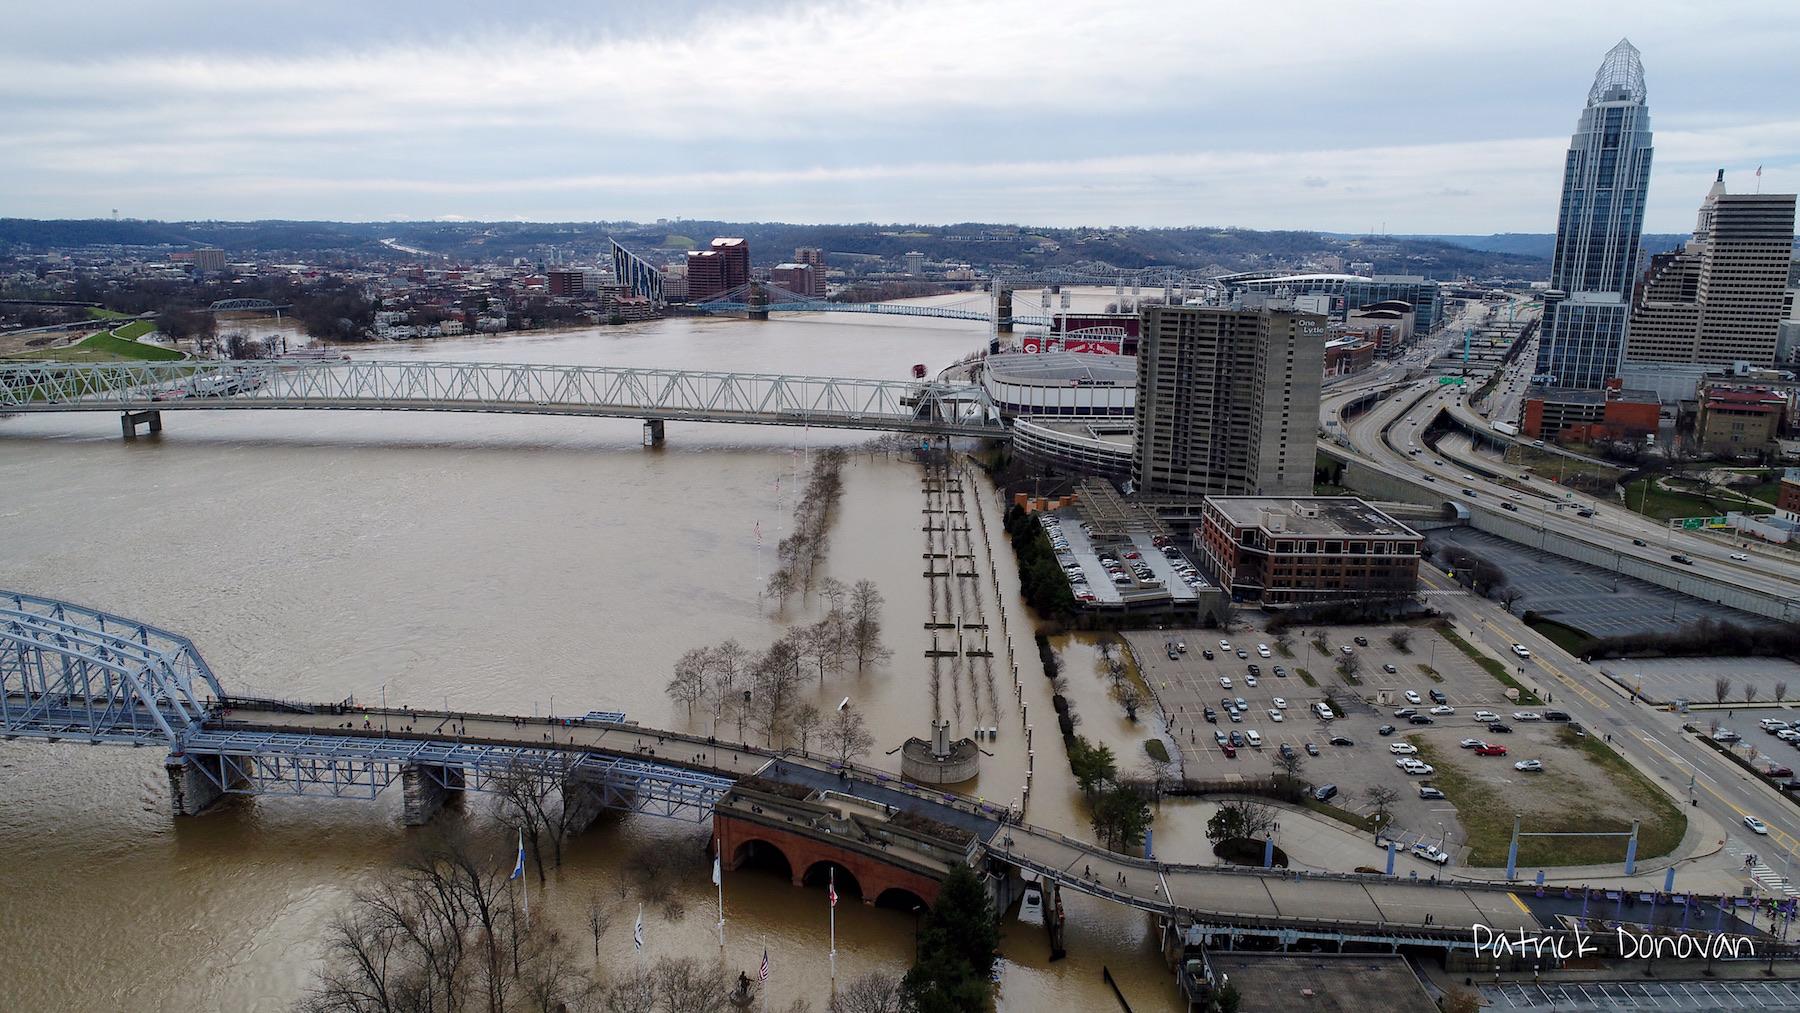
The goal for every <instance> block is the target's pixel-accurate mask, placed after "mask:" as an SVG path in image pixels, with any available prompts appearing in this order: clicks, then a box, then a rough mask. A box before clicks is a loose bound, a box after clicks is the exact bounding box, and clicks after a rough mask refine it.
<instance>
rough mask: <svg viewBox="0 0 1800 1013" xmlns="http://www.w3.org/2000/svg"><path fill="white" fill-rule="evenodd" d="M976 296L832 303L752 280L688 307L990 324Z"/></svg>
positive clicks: (1029, 323) (1043, 320) (1021, 320)
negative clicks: (949, 300) (944, 301)
mask: <svg viewBox="0 0 1800 1013" xmlns="http://www.w3.org/2000/svg"><path fill="white" fill-rule="evenodd" d="M975 295H976V296H977V297H978V298H976V299H971V300H966V301H965V304H964V305H952V306H924V305H920V304H918V303H905V302H834V301H832V300H830V299H821V298H818V297H817V296H807V295H801V294H799V293H797V292H791V291H789V290H787V289H785V288H782V287H780V286H778V285H771V284H769V283H767V282H752V283H750V284H748V285H739V286H738V287H736V288H734V289H731V290H729V291H726V292H723V293H720V294H719V295H717V296H714V297H713V298H711V299H705V300H702V301H700V302H697V303H693V304H691V305H690V306H689V308H690V309H692V310H694V311H695V312H698V313H705V314H709V315H731V316H743V315H746V314H750V313H754V312H762V313H873V314H876V315H879V316H889V317H927V318H932V319H936V320H977V321H981V322H983V323H992V322H993V320H994V314H993V313H992V312H991V311H990V310H988V309H977V308H974V307H973V306H972V305H969V304H970V303H977V302H978V303H982V304H984V305H985V304H986V303H987V301H988V300H987V297H986V296H985V295H984V294H982V293H979V292H977V293H975ZM1010 319H1011V320H1012V322H1013V323H1014V324H1016V325H1019V326H1023V327H1049V326H1050V324H1051V320H1050V318H1049V317H1047V316H1041V315H1037V316H1033V315H1030V314H1025V315H1019V314H1015V315H1013V316H1012V317H1011V318H1010Z"/></svg>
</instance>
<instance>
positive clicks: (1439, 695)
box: [1431, 689, 1450, 703]
mask: <svg viewBox="0 0 1800 1013" xmlns="http://www.w3.org/2000/svg"><path fill="white" fill-rule="evenodd" d="M1431 702H1432V703H1449V702H1450V698H1449V697H1447V696H1445V695H1444V691H1443V690H1441V689H1434V690H1432V691H1431Z"/></svg>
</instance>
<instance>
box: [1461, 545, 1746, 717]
mask: <svg viewBox="0 0 1800 1013" xmlns="http://www.w3.org/2000/svg"><path fill="white" fill-rule="evenodd" d="M1444 543H1454V544H1456V545H1460V546H1463V547H1464V548H1467V549H1468V550H1469V551H1471V552H1474V553H1477V554H1478V555H1481V556H1482V557H1484V558H1486V559H1487V560H1488V561H1489V562H1491V563H1493V564H1494V565H1495V566H1498V567H1499V568H1500V569H1501V570H1502V571H1503V572H1505V574H1506V577H1507V581H1508V585H1509V586H1510V587H1511V588H1512V589H1514V590H1516V591H1519V592H1520V597H1519V600H1518V602H1517V603H1516V604H1515V605H1514V606H1513V608H1514V611H1516V612H1519V613H1523V612H1525V611H1526V610H1527V609H1529V610H1531V611H1533V612H1537V613H1539V614H1541V615H1543V616H1545V617H1547V618H1550V619H1554V620H1556V621H1557V622H1559V623H1564V624H1566V625H1569V626H1573V627H1575V628H1576V629H1578V630H1584V631H1586V632H1588V633H1590V634H1593V635H1594V636H1597V637H1611V636H1622V635H1624V634H1628V633H1645V632H1656V633H1660V632H1663V631H1665V630H1667V629H1668V628H1669V626H1670V624H1671V623H1676V624H1679V623H1687V622H1692V621H1694V620H1696V619H1700V618H1707V619H1724V620H1728V621H1730V622H1737V623H1749V624H1752V625H1754V624H1756V623H1757V622H1759V620H1758V619H1757V618H1756V617H1755V616H1751V615H1747V614H1745V613H1743V612H1739V611H1737V610H1736V609H1731V608H1726V607H1725V606H1723V605H1715V604H1713V603H1712V602H1708V601H1702V600H1700V599H1698V598H1694V597H1690V596H1688V595H1685V594H1681V593H1679V592H1676V591H1671V590H1669V589H1668V588H1665V587H1658V586H1657V585H1655V584H1652V583H1650V582H1648V581H1643V580H1637V579H1636V578H1633V577H1615V576H1614V575H1613V573H1612V571H1610V570H1607V569H1603V568H1601V567H1598V566H1589V565H1587V564H1586V563H1578V562H1576V561H1574V560H1572V559H1564V558H1562V557H1561V556H1554V555H1551V554H1550V553H1547V552H1543V551H1541V550H1538V549H1533V548H1530V547H1528V546H1524V545H1520V544H1518V543H1517V542H1509V541H1507V540H1506V539H1504V538H1500V537H1498V536H1496V535H1490V534H1488V533H1486V532H1484V531H1476V530H1475V529H1473V528H1444V529H1442V530H1439V531H1433V532H1431V533H1430V535H1429V536H1428V537H1427V539H1426V547H1427V549H1431V548H1434V547H1435V546H1438V545H1441V544H1444ZM1708 681H1709V682H1710V681H1711V680H1708Z"/></svg>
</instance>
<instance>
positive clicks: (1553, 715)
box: [1544, 711, 1574, 721]
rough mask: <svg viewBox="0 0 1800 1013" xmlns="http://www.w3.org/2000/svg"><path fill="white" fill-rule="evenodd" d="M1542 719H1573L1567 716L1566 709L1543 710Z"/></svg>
mask: <svg viewBox="0 0 1800 1013" xmlns="http://www.w3.org/2000/svg"><path fill="white" fill-rule="evenodd" d="M1544 720H1545V721H1572V720H1574V719H1573V718H1571V717H1569V712H1568V711H1545V712H1544Z"/></svg>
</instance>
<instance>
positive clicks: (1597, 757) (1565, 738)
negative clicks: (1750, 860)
mask: <svg viewBox="0 0 1800 1013" xmlns="http://www.w3.org/2000/svg"><path fill="white" fill-rule="evenodd" d="M1559 740H1560V741H1561V743H1562V744H1563V745H1565V746H1570V747H1572V748H1575V749H1579V750H1581V751H1582V752H1583V753H1586V754H1587V757H1588V759H1589V761H1590V762H1592V763H1594V764H1595V765H1596V766H1598V767H1599V768H1600V769H1601V770H1603V771H1605V772H1606V774H1607V775H1608V784H1607V785H1606V786H1605V787H1606V790H1607V791H1609V792H1612V793H1615V797H1617V798H1619V799H1620V800H1621V801H1627V800H1628V801H1629V803H1630V806H1631V808H1632V811H1633V812H1634V813H1636V814H1637V818H1638V819H1639V820H1641V821H1642V822H1641V824H1640V825H1639V827H1638V851H1637V856H1638V858H1639V860H1643V859H1646V858H1655V857H1658V856H1660V855H1666V854H1668V853H1669V852H1671V851H1674V850H1675V849H1676V848H1677V847H1679V846H1680V844H1681V838H1682V836H1683V835H1685V834H1686V833H1687V815H1686V814H1685V813H1683V812H1682V811H1681V807H1680V806H1678V805H1676V804H1675V802H1674V801H1673V800H1672V799H1670V798H1669V797H1668V795H1666V794H1664V793H1663V791H1662V790H1661V789H1659V788H1657V787H1656V785H1654V784H1652V783H1651V782H1650V779H1649V778H1647V777H1645V776H1644V775H1643V774H1642V773H1640V772H1639V771H1638V770H1637V768H1635V767H1633V766H1631V764H1629V763H1627V762H1625V760H1624V759H1623V758H1622V757H1620V756H1619V754H1617V753H1615V752H1613V751H1612V749H1611V748H1610V747H1609V746H1607V745H1606V744H1605V743H1604V742H1601V741H1600V740H1599V739H1596V738H1595V737H1594V736H1592V735H1588V736H1577V735H1576V734H1575V731H1574V729H1572V728H1564V729H1563V730H1562V732H1561V734H1560V735H1559ZM1408 741H1410V742H1412V743H1413V745H1415V746H1418V747H1419V758H1420V759H1422V760H1424V761H1425V762H1426V763H1429V764H1431V765H1432V766H1433V767H1435V768H1437V770H1436V773H1434V774H1433V775H1432V777H1431V783H1432V784H1434V785H1436V786H1437V787H1438V788H1439V790H1441V791H1443V793H1444V794H1445V795H1446V796H1448V797H1449V799H1450V801H1451V802H1453V803H1455V805H1456V818H1457V822H1459V823H1461V824H1462V825H1463V829H1464V830H1466V831H1468V834H1469V837H1468V844H1469V860H1468V861H1469V864H1470V865H1474V866H1485V867H1490V868H1491V867H1496V866H1504V865H1505V864H1506V853H1507V850H1508V848H1509V846H1510V845H1511V842H1512V830H1513V812H1514V811H1515V809H1516V808H1518V807H1517V806H1515V805H1514V804H1513V803H1511V802H1509V800H1508V799H1507V797H1506V795H1505V794H1504V793H1503V792H1502V791H1501V790H1500V789H1498V788H1496V787H1494V786H1493V785H1491V784H1489V783H1487V782H1485V781H1482V780H1480V779H1479V778H1476V777H1475V776H1473V775H1471V774H1469V773H1466V772H1465V771H1462V770H1460V769H1458V763H1459V762H1460V757H1459V756H1446V755H1445V754H1446V753H1452V752H1455V751H1454V750H1440V749H1437V748H1435V747H1433V746H1432V744H1431V743H1429V742H1425V741H1422V740H1421V738H1420V737H1419V736H1408ZM1551 808H1554V807H1551ZM1528 822H1529V826H1528V828H1527V829H1529V830H1530V831H1532V832H1534V833H1618V832H1621V831H1628V830H1630V829H1631V824H1630V823H1629V822H1628V821H1621V820H1619V819H1617V818H1607V817H1605V816H1597V815H1594V814H1592V812H1591V811H1590V810H1588V809H1585V808H1583V807H1579V806H1576V807H1571V808H1569V809H1567V810H1560V811H1558V814H1557V815H1554V816H1545V815H1544V814H1543V812H1542V811H1541V810H1540V811H1539V812H1538V813H1537V815H1534V816H1532V817H1530V818H1529V820H1528ZM1624 860H1625V841H1624V839H1623V838H1619V837H1522V838H1520V840H1519V859H1518V862H1519V867H1520V868H1521V869H1524V868H1526V867H1529V866H1538V867H1545V868H1549V867H1556V866H1565V865H1600V864H1607V863H1615V862H1623V861H1624Z"/></svg>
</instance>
